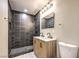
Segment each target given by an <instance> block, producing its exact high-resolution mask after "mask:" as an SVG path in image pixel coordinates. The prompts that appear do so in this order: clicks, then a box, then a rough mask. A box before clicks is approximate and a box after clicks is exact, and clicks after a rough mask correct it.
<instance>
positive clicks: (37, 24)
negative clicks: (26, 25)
mask: <svg viewBox="0 0 79 59" xmlns="http://www.w3.org/2000/svg"><path fill="white" fill-rule="evenodd" d="M35 35H36V36H40V13H39V12H38V13H37V14H36V15H35Z"/></svg>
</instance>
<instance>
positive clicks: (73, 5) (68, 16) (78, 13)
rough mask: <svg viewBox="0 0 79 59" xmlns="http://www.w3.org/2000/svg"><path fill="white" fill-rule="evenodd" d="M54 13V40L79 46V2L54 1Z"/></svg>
mask: <svg viewBox="0 0 79 59" xmlns="http://www.w3.org/2000/svg"><path fill="white" fill-rule="evenodd" d="M54 12H55V36H56V38H57V39H58V40H59V41H63V42H66V43H70V44H75V45H78V46H79V0H54ZM59 24H61V25H59Z"/></svg>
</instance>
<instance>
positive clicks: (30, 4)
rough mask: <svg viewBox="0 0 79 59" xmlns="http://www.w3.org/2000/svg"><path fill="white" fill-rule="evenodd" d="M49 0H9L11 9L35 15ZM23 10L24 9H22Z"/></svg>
mask: <svg viewBox="0 0 79 59" xmlns="http://www.w3.org/2000/svg"><path fill="white" fill-rule="evenodd" d="M50 1H51V0H9V2H10V5H11V8H12V10H16V11H20V12H26V13H28V14H32V15H35V14H36V13H37V12H38V11H39V10H41V9H42V8H43V7H44V6H45V5H46V4H47V3H48V2H50ZM24 10H25V11H24Z"/></svg>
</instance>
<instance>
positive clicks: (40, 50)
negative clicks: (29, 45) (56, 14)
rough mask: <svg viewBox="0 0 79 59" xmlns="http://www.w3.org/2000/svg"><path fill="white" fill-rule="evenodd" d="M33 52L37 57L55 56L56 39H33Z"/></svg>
mask: <svg viewBox="0 0 79 59" xmlns="http://www.w3.org/2000/svg"><path fill="white" fill-rule="evenodd" d="M33 47H34V53H35V55H36V56H37V57H39V58H56V53H57V52H56V40H52V41H43V40H40V39H38V38H34V39H33Z"/></svg>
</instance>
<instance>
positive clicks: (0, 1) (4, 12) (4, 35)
mask: <svg viewBox="0 0 79 59" xmlns="http://www.w3.org/2000/svg"><path fill="white" fill-rule="evenodd" d="M4 17H6V18H8V0H0V58H1V57H8V21H7V20H6V19H4Z"/></svg>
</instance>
